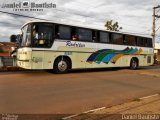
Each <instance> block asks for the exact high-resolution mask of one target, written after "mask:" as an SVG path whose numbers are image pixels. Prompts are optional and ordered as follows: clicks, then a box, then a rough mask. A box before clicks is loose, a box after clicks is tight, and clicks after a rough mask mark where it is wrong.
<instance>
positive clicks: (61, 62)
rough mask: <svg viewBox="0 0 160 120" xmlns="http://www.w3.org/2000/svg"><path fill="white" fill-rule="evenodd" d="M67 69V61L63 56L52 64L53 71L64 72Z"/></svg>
mask: <svg viewBox="0 0 160 120" xmlns="http://www.w3.org/2000/svg"><path fill="white" fill-rule="evenodd" d="M68 70H69V62H68V61H67V60H66V59H65V58H58V59H57V60H56V61H55V64H54V71H55V73H66V72H67V71H68Z"/></svg>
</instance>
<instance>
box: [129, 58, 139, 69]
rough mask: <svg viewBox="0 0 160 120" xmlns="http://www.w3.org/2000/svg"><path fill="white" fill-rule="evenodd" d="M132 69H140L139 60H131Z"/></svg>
mask: <svg viewBox="0 0 160 120" xmlns="http://www.w3.org/2000/svg"><path fill="white" fill-rule="evenodd" d="M130 68H131V69H132V70H135V69H137V68H138V60H137V59H134V58H132V59H131V63H130Z"/></svg>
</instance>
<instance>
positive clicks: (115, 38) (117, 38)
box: [112, 33, 123, 44]
mask: <svg viewBox="0 0 160 120" xmlns="http://www.w3.org/2000/svg"><path fill="white" fill-rule="evenodd" d="M112 40H113V43H115V44H123V35H121V34H116V33H114V34H112Z"/></svg>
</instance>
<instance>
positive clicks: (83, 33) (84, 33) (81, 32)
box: [78, 28, 92, 42]
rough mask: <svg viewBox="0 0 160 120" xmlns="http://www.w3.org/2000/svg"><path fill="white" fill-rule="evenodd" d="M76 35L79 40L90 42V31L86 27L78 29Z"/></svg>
mask: <svg viewBox="0 0 160 120" xmlns="http://www.w3.org/2000/svg"><path fill="white" fill-rule="evenodd" d="M78 37H79V40H81V41H86V42H92V31H91V30H88V29H82V28H79V29H78Z"/></svg>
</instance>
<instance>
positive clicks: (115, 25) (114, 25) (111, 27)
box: [105, 20, 122, 31]
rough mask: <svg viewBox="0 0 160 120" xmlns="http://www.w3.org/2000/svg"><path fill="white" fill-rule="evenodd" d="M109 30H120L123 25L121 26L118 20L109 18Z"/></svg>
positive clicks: (107, 24) (107, 23) (107, 27)
mask: <svg viewBox="0 0 160 120" xmlns="http://www.w3.org/2000/svg"><path fill="white" fill-rule="evenodd" d="M105 27H106V29H107V30H110V31H119V30H120V29H122V27H120V26H119V24H118V22H115V23H113V20H108V21H107V22H106V24H105Z"/></svg>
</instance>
